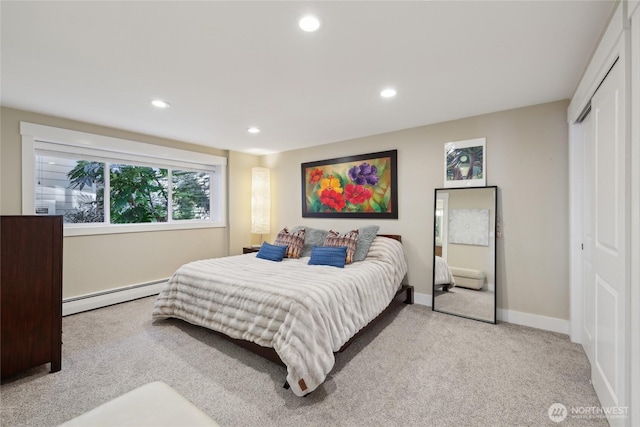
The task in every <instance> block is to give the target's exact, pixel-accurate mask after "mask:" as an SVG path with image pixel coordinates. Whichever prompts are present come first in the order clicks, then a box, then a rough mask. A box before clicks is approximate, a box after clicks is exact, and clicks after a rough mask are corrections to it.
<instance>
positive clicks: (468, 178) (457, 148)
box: [444, 138, 487, 188]
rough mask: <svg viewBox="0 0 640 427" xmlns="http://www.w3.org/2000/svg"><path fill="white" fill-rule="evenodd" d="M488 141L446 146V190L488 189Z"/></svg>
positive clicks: (446, 144) (450, 143)
mask: <svg viewBox="0 0 640 427" xmlns="http://www.w3.org/2000/svg"><path fill="white" fill-rule="evenodd" d="M486 185H487V139H486V138H474V139H466V140H463V141H456V142H447V143H445V144H444V188H463V187H486Z"/></svg>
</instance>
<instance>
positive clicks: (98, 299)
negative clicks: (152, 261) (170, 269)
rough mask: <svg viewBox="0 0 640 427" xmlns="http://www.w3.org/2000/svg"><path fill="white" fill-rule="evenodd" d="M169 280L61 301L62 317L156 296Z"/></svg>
mask: <svg viewBox="0 0 640 427" xmlns="http://www.w3.org/2000/svg"><path fill="white" fill-rule="evenodd" d="M167 280H169V279H162V280H156V281H154V282H147V283H139V284H136V285H130V286H125V287H122V288H117V289H110V290H108V291H104V292H97V293H94V294H87V295H82V296H79V297H73V298H67V299H65V300H63V301H62V315H63V316H69V315H71V314H76V313H81V312H83V311H89V310H94V309H96V308H101V307H107V306H109V305H113V304H119V303H121V302H126V301H133V300H134V299H138V298H144V297H148V296H151V295H157V294H159V293H160V291H161V290H162V288H163V286H164V285H165V284H166V283H167Z"/></svg>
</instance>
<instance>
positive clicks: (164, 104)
mask: <svg viewBox="0 0 640 427" xmlns="http://www.w3.org/2000/svg"><path fill="white" fill-rule="evenodd" d="M151 105H153V106H154V107H158V108H169V107H170V104H169V103H168V102H167V101H163V100H162V99H153V100H151Z"/></svg>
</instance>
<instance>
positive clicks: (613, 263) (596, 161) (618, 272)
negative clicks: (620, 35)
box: [584, 60, 629, 425]
mask: <svg viewBox="0 0 640 427" xmlns="http://www.w3.org/2000/svg"><path fill="white" fill-rule="evenodd" d="M624 86H625V84H624V67H623V64H622V63H621V61H620V60H619V61H618V63H616V64H614V66H613V68H612V69H611V71H610V72H609V74H608V75H607V77H606V78H605V80H604V82H603V83H602V85H601V86H600V88H599V89H598V90H597V92H596V93H595V94H594V96H593V98H592V100H591V116H592V117H591V121H592V127H591V129H592V132H593V148H592V151H591V152H592V153H593V159H592V161H593V169H591V175H592V176H589V173H587V176H585V183H584V184H585V189H588V191H590V194H591V197H593V200H592V202H591V209H592V212H591V218H590V219H589V221H590V222H591V225H592V227H593V228H592V230H591V232H592V239H591V241H590V242H589V248H588V250H587V251H585V252H587V253H589V254H590V256H591V260H590V262H591V264H592V269H591V271H590V272H589V277H585V282H586V283H585V291H586V292H585V294H586V295H587V297H588V298H593V299H592V300H591V302H592V303H593V309H592V310H593V311H592V312H591V313H588V312H587V313H586V316H585V326H587V324H588V318H589V316H593V319H592V320H593V331H592V338H593V342H592V344H591V345H592V348H591V349H590V350H591V351H592V355H591V360H592V365H591V366H592V373H591V375H592V380H593V386H594V388H595V390H596V392H597V394H598V397H599V398H600V402H601V403H602V406H604V407H618V406H627V405H628V403H627V396H626V387H627V384H626V383H627V380H626V379H627V377H628V375H629V371H628V366H627V363H626V356H625V355H626V354H627V352H628V350H629V349H628V348H627V339H626V334H627V324H626V319H627V318H628V312H627V302H628V295H627V289H626V286H625V283H626V282H625V279H626V263H625V257H626V235H625V229H626V222H627V207H628V203H629V202H628V200H627V197H626V196H625V195H626V194H627V188H626V187H627V185H628V184H627V179H626V170H627V167H626V156H627V155H628V153H627V152H626V143H625V141H626V135H625V93H624ZM585 157H588V154H587V152H586V150H585ZM587 172H588V171H587ZM590 186H591V187H590ZM589 187H590V189H589ZM585 208H587V206H585ZM585 225H587V224H585ZM585 228H588V226H587V227H585ZM585 243H587V242H585ZM589 251H590V252H589ZM590 286H591V287H592V293H593V295H589V293H590V291H589V288H590ZM591 302H589V304H591ZM585 309H591V307H585ZM618 421H620V422H622V423H624V420H616V419H615V418H613V419H610V422H611V424H612V425H614V424H615V423H617V422H618Z"/></svg>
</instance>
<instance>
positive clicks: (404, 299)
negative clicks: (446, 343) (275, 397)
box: [213, 234, 413, 388]
mask: <svg viewBox="0 0 640 427" xmlns="http://www.w3.org/2000/svg"><path fill="white" fill-rule="evenodd" d="M378 236H382V237H389V238H391V239H395V240H397V241H399V242H402V237H401V236H399V235H397V234H378ZM402 304H413V286H409V285H402V287H400V289H398V292H396V295H395V296H394V297H393V299H392V300H391V302H390V303H389V305H388V306H387V308H385V309H384V310H383V311H382V312H381V313H380V314H379V315H378V316H377V317H375V318H374V319H373V320H372V321H371V322H369V323H368V324H367V325H366V326H365V327H364V328H362V329H360V331H358V332H357V333H356V334H355V335H354V336H352V337H351V339H350V340H349V341H347V342H346V343H345V344H344V345H343V346H342V347H340V350H338V351H337V352H338V353H340V352H343V351H344V350H345V349H346V348H347V347H349V346H350V345H351V343H352V342H353V341H354V340H355V339H356V338H358V337H359V336H360V335H362V334H363V333H365V332H366V331H368V330H369V329H370V328H371V327H372V326H373V325H375V324H376V323H377V322H378V321H379V320H380V319H382V318H384V316H385V315H387V314H388V313H389V312H390V311H392V310H393V309H395V308H396V307H398V306H400V305H402ZM213 332H215V333H216V334H218V335H220V336H222V337H224V338H225V339H227V340H229V341H231V342H233V343H235V344H237V345H239V346H240V347H243V348H245V349H247V350H249V351H251V352H252V353H255V354H257V355H258V356H262V357H264V358H265V359H268V360H270V361H272V362H274V363H277V364H278V365H281V366H284V367H285V368H286V367H287V365H285V364H284V362H283V361H282V360H281V359H280V356H278V353H276V351H275V350H274V349H273V348H271V347H262V346H261V345H259V344H256V343H254V342H252V341H245V340H241V339H236V338H231V337H230V336H228V335H225V334H223V333H222V332H218V331H213ZM285 388H288V384H287V383H285Z"/></svg>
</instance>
